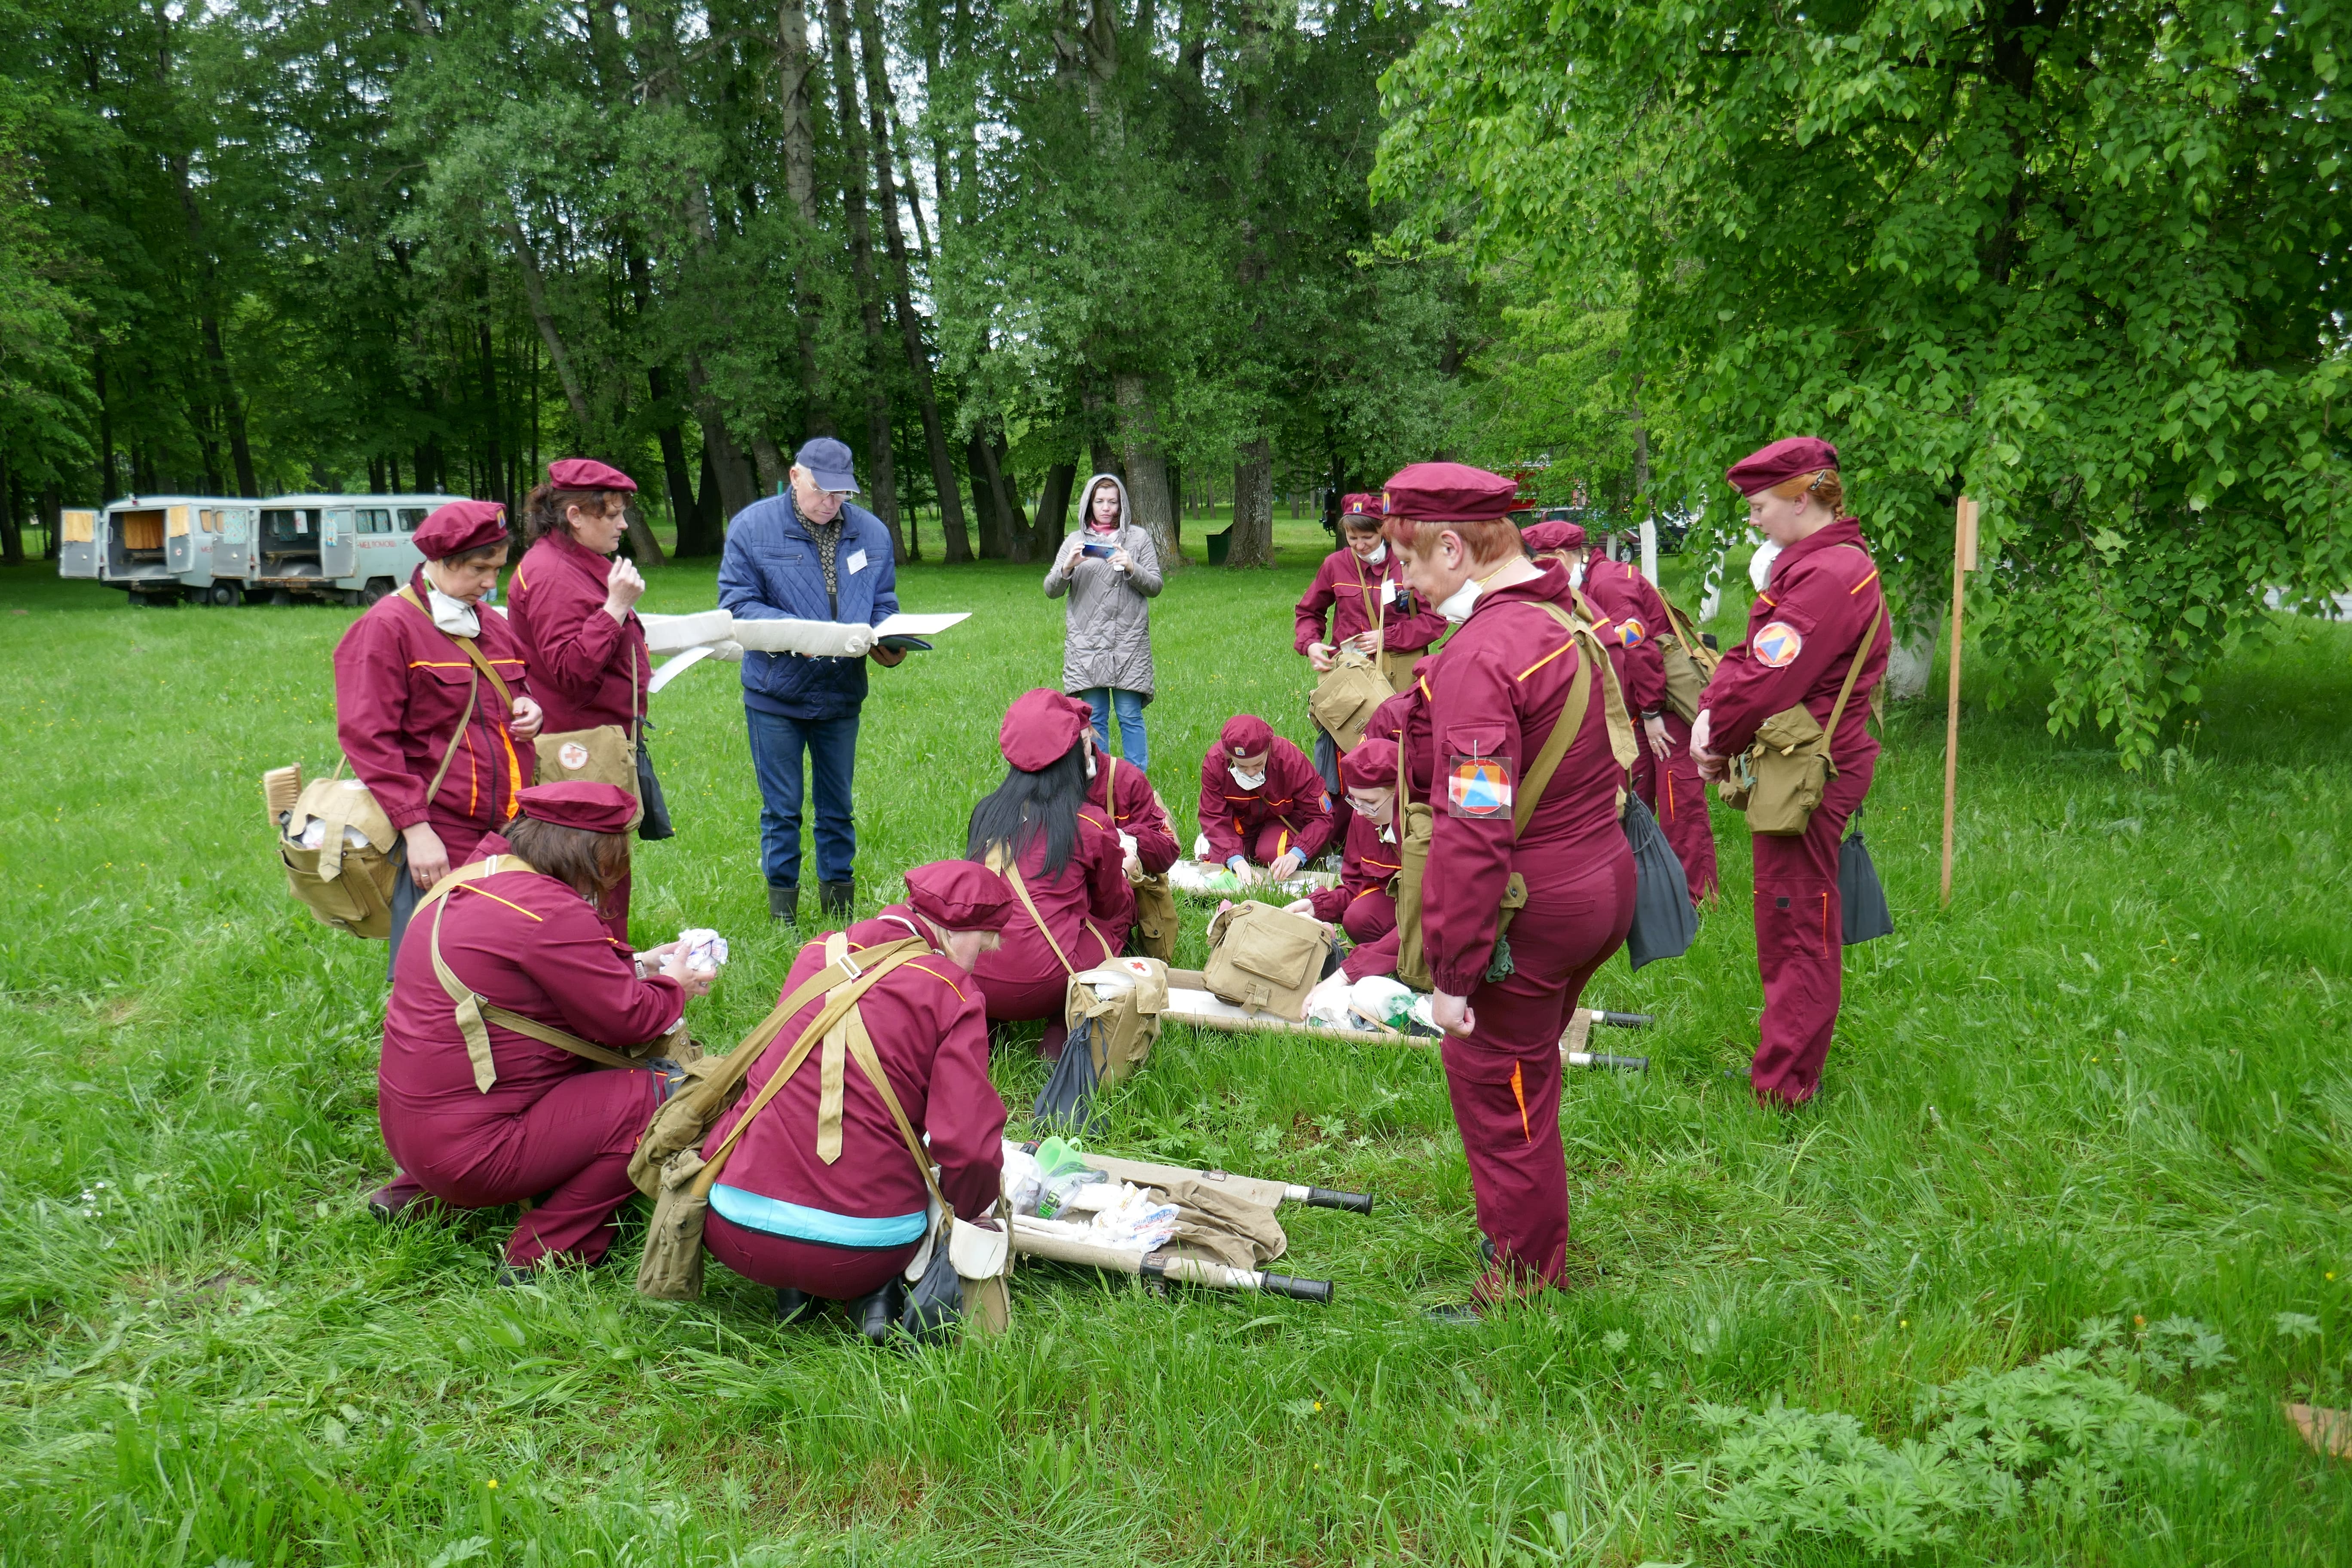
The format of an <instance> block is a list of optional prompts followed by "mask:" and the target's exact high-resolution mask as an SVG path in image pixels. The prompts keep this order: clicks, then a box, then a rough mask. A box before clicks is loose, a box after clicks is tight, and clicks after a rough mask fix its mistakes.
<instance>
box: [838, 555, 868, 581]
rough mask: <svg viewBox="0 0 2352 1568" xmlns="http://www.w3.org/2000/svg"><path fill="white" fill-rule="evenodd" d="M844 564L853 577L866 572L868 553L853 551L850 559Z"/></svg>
mask: <svg viewBox="0 0 2352 1568" xmlns="http://www.w3.org/2000/svg"><path fill="white" fill-rule="evenodd" d="M843 564H844V565H845V566H847V567H848V568H849V574H850V575H851V576H853V577H855V576H856V575H857V574H859V573H860V572H863V571H865V570H866V552H864V551H863V550H853V551H851V552H849V559H848V560H847V561H845V562H844V563H843Z"/></svg>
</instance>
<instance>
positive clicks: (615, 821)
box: [515, 779, 637, 833]
mask: <svg viewBox="0 0 2352 1568" xmlns="http://www.w3.org/2000/svg"><path fill="white" fill-rule="evenodd" d="M515 804H516V805H517V806H518V807H519V808H520V810H521V812H522V814H523V815H524V816H528V817H530V819H531V820H532V821H533V822H545V823H551V824H552V825H554V826H557V827H577V828H579V829H580V830H581V831H583V832H584V833H626V832H627V831H628V830H629V827H630V825H631V824H633V823H635V821H636V820H637V797H636V796H635V795H631V794H630V793H629V792H628V791H627V790H625V789H623V788H622V787H621V786H620V785H618V784H595V783H593V782H591V781H590V780H587V779H566V780H564V781H563V782H562V784H533V785H531V786H530V788H529V789H527V790H525V791H523V792H522V793H521V794H520V795H517V796H515Z"/></svg>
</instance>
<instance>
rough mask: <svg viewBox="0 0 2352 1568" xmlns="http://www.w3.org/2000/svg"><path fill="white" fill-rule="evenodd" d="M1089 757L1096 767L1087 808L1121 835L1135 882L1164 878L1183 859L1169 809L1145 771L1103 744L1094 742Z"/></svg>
mask: <svg viewBox="0 0 2352 1568" xmlns="http://www.w3.org/2000/svg"><path fill="white" fill-rule="evenodd" d="M1093 733H1094V731H1091V730H1089V731H1087V734H1088V735H1090V736H1091V735H1092V734H1093ZM1087 754H1088V755H1089V756H1090V757H1091V758H1092V759H1093V763H1094V766H1093V771H1092V772H1091V773H1088V774H1087V805H1090V806H1092V807H1094V810H1095V815H1096V816H1099V817H1101V818H1102V819H1103V820H1104V821H1106V822H1108V823H1109V824H1110V826H1111V830H1112V831H1113V832H1115V833H1117V834H1118V842H1119V847H1121V848H1122V849H1124V850H1126V852H1127V859H1128V867H1127V873H1128V877H1129V879H1130V880H1131V879H1134V878H1137V877H1157V876H1159V875H1160V874H1161V873H1162V872H1164V871H1166V870H1167V869H1168V868H1169V867H1171V866H1173V865H1174V864H1176V861H1177V859H1178V858H1179V857H1180V856H1181V854H1182V851H1181V849H1180V848H1179V847H1177V844H1176V825H1175V824H1174V823H1173V822H1171V821H1170V820H1169V818H1168V803H1167V802H1166V801H1163V800H1161V799H1160V792H1159V791H1158V790H1156V789H1153V788H1152V787H1151V781H1150V779H1148V778H1146V777H1144V775H1143V770H1142V769H1141V768H1139V767H1134V766H1131V765H1129V763H1123V762H1121V761H1119V760H1118V758H1117V757H1114V756H1112V755H1111V754H1110V753H1109V752H1106V751H1104V750H1103V749H1102V746H1101V743H1100V742H1092V741H1090V742H1088V746H1087ZM1130 841H1131V842H1130Z"/></svg>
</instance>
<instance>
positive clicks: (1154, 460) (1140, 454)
mask: <svg viewBox="0 0 2352 1568" xmlns="http://www.w3.org/2000/svg"><path fill="white" fill-rule="evenodd" d="M1111 395H1112V396H1114V397H1116V398H1117V399H1118V414H1119V438H1120V440H1121V442H1122V443H1123V444H1124V446H1125V447H1126V448H1127V496H1128V500H1129V503H1130V504H1132V505H1133V507H1134V508H1135V521H1136V522H1137V523H1138V524H1139V525H1140V526H1141V527H1143V528H1144V529H1146V530H1148V531H1150V534H1151V547H1152V548H1153V549H1154V550H1156V551H1158V552H1159V553H1160V571H1162V572H1163V573H1166V572H1181V571H1182V570H1183V569H1184V566H1185V561H1184V554H1183V551H1182V549H1181V546H1180V544H1179V542H1178V540H1177V537H1176V520H1175V518H1174V517H1173V516H1172V515H1171V513H1170V511H1169V510H1168V469H1167V459H1166V458H1165V457H1164V456H1163V455H1162V453H1161V450H1160V412H1159V410H1158V409H1157V408H1156V407H1155V406H1154V405H1153V404H1152V401H1151V384H1150V382H1148V381H1146V380H1145V379H1144V378H1143V376H1142V375H1141V374H1139V373H1137V372H1134V371H1121V372H1120V373H1118V374H1117V375H1115V376H1113V377H1112V378H1111Z"/></svg>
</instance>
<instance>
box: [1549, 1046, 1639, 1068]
mask: <svg viewBox="0 0 2352 1568" xmlns="http://www.w3.org/2000/svg"><path fill="white" fill-rule="evenodd" d="M1565 1055H1566V1057H1567V1058H1568V1065H1569V1066H1570V1067H1572V1068H1614V1069H1615V1070H1616V1071H1618V1072H1648V1071H1649V1070H1650V1058H1647V1057H1612V1056H1604V1055H1602V1054H1601V1052H1599V1051H1569V1052H1566V1053H1565Z"/></svg>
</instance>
